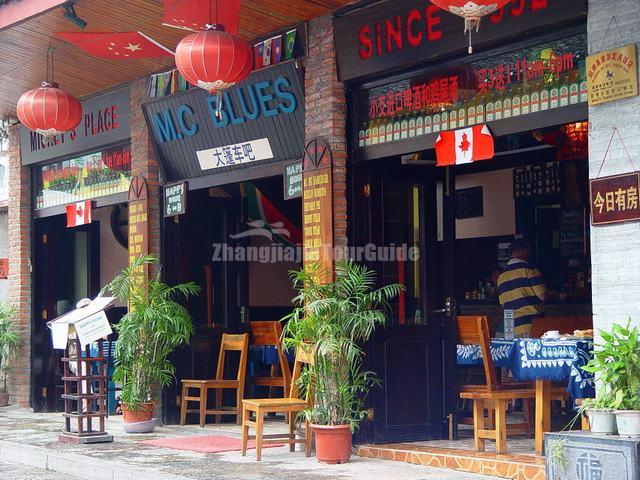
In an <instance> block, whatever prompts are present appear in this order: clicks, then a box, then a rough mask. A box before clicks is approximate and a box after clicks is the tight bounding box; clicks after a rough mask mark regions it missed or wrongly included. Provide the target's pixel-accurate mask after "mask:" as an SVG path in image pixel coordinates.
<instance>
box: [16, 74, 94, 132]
mask: <svg viewBox="0 0 640 480" xmlns="http://www.w3.org/2000/svg"><path fill="white" fill-rule="evenodd" d="M16 113H17V115H18V119H19V120H20V122H22V124H23V125H24V126H25V127H27V128H29V129H31V130H34V131H36V132H38V133H40V134H42V135H44V136H45V137H50V136H53V135H58V134H60V133H64V132H68V131H70V130H73V129H74V128H76V127H77V126H78V124H79V123H80V120H82V104H81V103H80V101H79V100H78V99H77V98H76V97H74V96H73V95H70V94H68V93H67V92H65V91H64V90H61V89H60V88H59V86H58V84H57V83H55V82H43V83H42V86H41V87H40V88H34V89H33V90H29V91H28V92H25V93H23V94H22V96H21V97H20V99H19V100H18V105H17V107H16Z"/></svg>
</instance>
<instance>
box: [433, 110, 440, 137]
mask: <svg viewBox="0 0 640 480" xmlns="http://www.w3.org/2000/svg"><path fill="white" fill-rule="evenodd" d="M440 123H441V118H440V113H436V114H434V115H433V122H432V130H433V132H434V133H435V132H439V131H440Z"/></svg>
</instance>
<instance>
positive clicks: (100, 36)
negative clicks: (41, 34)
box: [56, 32, 173, 60]
mask: <svg viewBox="0 0 640 480" xmlns="http://www.w3.org/2000/svg"><path fill="white" fill-rule="evenodd" d="M56 36H57V37H58V38H61V39H62V40H64V41H66V42H69V43H73V44H74V45H75V46H77V47H78V48H80V49H82V50H84V51H85V52H87V53H88V54H89V55H93V56H94V57H100V58H108V59H112V60H114V59H115V60H119V59H138V58H161V57H172V56H173V52H172V51H171V50H169V49H168V48H167V47H165V46H164V45H161V44H160V43H158V42H156V41H155V40H154V39H153V38H151V37H149V36H147V35H145V34H144V33H142V32H108V33H91V32H56Z"/></svg>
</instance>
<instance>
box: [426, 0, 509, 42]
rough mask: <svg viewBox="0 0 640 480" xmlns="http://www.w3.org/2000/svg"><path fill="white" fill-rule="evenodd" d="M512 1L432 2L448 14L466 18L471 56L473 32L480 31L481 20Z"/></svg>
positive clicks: (462, 0) (456, 0)
mask: <svg viewBox="0 0 640 480" xmlns="http://www.w3.org/2000/svg"><path fill="white" fill-rule="evenodd" d="M509 1H510V0H475V1H474V0H431V3H433V4H434V5H437V6H438V7H440V8H441V9H442V10H444V11H446V12H450V13H453V14H454V15H458V16H459V17H462V18H464V33H467V34H468V37H469V49H468V51H469V54H471V53H473V46H472V44H471V32H472V30H474V29H475V31H476V32H478V30H479V29H480V19H481V18H482V17H484V16H486V15H489V14H491V13H493V12H495V11H496V10H498V9H499V8H502V7H504V6H505V5H506V4H507V3H509Z"/></svg>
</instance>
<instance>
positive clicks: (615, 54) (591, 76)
mask: <svg viewBox="0 0 640 480" xmlns="http://www.w3.org/2000/svg"><path fill="white" fill-rule="evenodd" d="M587 86H588V88H589V105H599V104H601V103H605V102H610V101H612V100H620V99H621V98H627V97H633V96H636V95H638V65H637V63H636V46H635V44H633V45H627V46H625V47H620V48H616V49H615V50H608V51H606V52H600V53H595V54H593V55H589V56H588V57H587Z"/></svg>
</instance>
